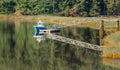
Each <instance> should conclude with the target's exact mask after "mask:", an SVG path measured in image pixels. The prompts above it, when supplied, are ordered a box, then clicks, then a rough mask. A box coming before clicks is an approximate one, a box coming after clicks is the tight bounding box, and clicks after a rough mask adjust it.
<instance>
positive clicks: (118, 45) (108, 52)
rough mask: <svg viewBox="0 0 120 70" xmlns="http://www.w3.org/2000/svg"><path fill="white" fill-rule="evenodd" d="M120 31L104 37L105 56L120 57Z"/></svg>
mask: <svg viewBox="0 0 120 70" xmlns="http://www.w3.org/2000/svg"><path fill="white" fill-rule="evenodd" d="M119 36H120V32H117V33H115V34H111V35H109V36H107V37H106V38H105V39H104V45H105V46H106V47H104V50H103V52H104V56H105V57H108V58H116V59H120V37H119Z"/></svg>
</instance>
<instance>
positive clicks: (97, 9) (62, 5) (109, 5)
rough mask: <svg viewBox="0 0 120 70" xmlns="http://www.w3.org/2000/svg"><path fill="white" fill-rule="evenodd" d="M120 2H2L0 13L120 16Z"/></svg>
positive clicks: (28, 0)
mask: <svg viewBox="0 0 120 70" xmlns="http://www.w3.org/2000/svg"><path fill="white" fill-rule="evenodd" d="M119 5H120V1H119V0H0V13H2V14H3V13H4V14H9V13H15V12H17V11H20V13H21V14H23V15H39V14H52V15H60V16H99V15H119V14H120V13H119V12H120V10H119V9H118V8H119Z"/></svg>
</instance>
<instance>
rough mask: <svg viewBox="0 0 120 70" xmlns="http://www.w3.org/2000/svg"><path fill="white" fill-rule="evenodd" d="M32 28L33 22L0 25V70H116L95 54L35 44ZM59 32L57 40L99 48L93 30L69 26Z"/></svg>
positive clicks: (46, 42) (47, 42)
mask: <svg viewBox="0 0 120 70" xmlns="http://www.w3.org/2000/svg"><path fill="white" fill-rule="evenodd" d="M34 25H36V21H32V22H30V21H29V22H28V21H22V22H20V21H19V22H18V21H14V22H13V21H3V20H1V21H0V70H119V68H116V67H112V66H111V65H105V64H103V59H102V58H101V57H100V56H98V55H99V52H97V51H93V50H89V49H85V48H80V47H79V46H75V45H70V44H66V43H63V42H58V41H54V40H50V39H46V40H43V41H42V42H41V43H38V42H37V41H36V40H35V39H34V38H33V34H34V28H33V26H34ZM45 25H46V26H47V27H49V28H55V27H56V26H58V25H51V24H49V23H45ZM60 30H61V32H60V33H59V34H58V35H60V36H64V37H69V38H72V39H76V40H82V41H85V42H90V43H93V44H98V45H99V34H98V30H96V29H90V28H80V27H75V26H72V27H66V28H61V29H60Z"/></svg>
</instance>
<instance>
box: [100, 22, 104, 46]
mask: <svg viewBox="0 0 120 70" xmlns="http://www.w3.org/2000/svg"><path fill="white" fill-rule="evenodd" d="M104 35H105V31H104V21H103V20H102V21H101V23H100V29H99V38H100V45H103V42H102V40H103V37H104Z"/></svg>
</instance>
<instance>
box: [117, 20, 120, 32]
mask: <svg viewBox="0 0 120 70" xmlns="http://www.w3.org/2000/svg"><path fill="white" fill-rule="evenodd" d="M119 24H120V21H119V20H118V21H117V23H116V32H117V31H119V30H120V26H119Z"/></svg>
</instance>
